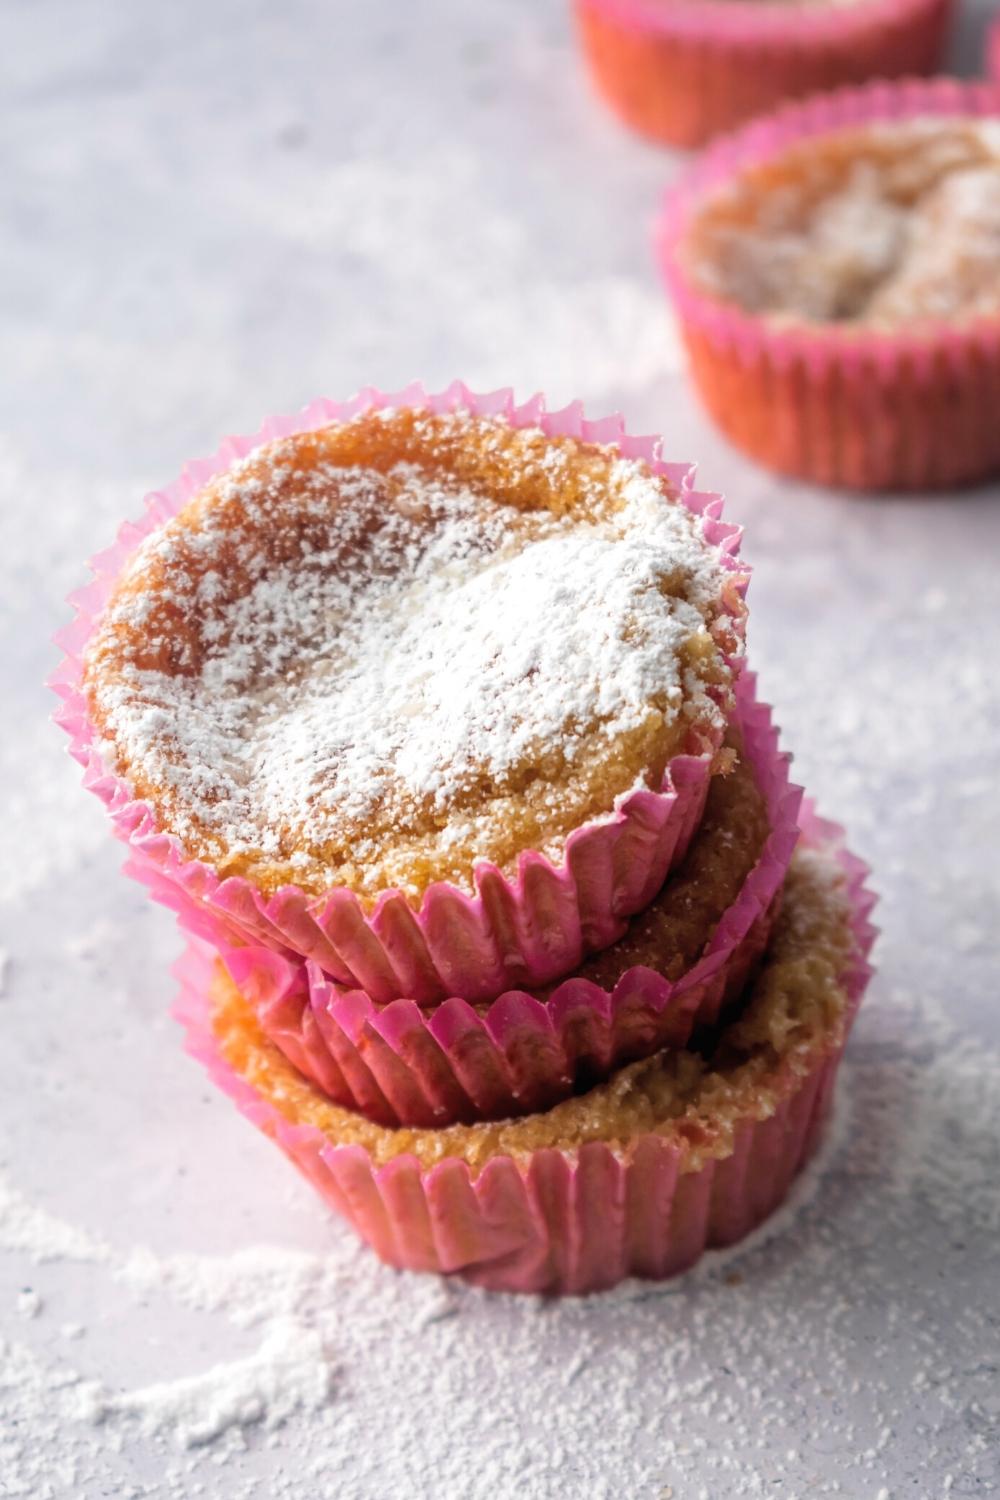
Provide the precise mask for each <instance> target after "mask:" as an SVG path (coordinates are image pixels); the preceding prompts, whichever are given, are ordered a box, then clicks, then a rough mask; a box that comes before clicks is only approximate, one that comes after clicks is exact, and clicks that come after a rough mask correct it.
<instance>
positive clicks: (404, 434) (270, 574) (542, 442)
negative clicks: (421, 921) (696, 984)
mask: <svg viewBox="0 0 1000 1500" xmlns="http://www.w3.org/2000/svg"><path fill="white" fill-rule="evenodd" d="M724 597H725V599H726V600H727V601H728V603H727V604H725V605H724V602H723V600H724ZM733 609H735V612H736V614H737V615H739V613H740V610H741V605H740V603H739V600H738V599H736V598H735V594H734V585H733V582H732V577H731V575H730V574H729V573H727V572H726V571H725V569H724V567H723V565H722V563H721V561H720V558H719V556H718V554H717V552H716V551H715V549H714V548H713V547H712V546H710V545H709V544H708V543H707V542H706V541H705V540H704V538H703V535H702V529H701V523H700V521H699V519H698V518H697V517H696V516H693V515H692V513H691V512H690V511H689V510H688V509H687V507H686V506H685V505H684V504H683V503H682V502H681V501H680V500H679V499H678V496H677V494H676V492H675V491H674V490H673V489H672V488H671V485H670V483H669V482H668V481H667V480H666V479H664V478H662V477H659V476H657V475H655V474H654V473H653V472H652V471H651V469H650V468H649V467H648V466H647V465H645V464H644V463H642V462H639V461H637V460H631V459H625V458H623V457H621V455H620V454H619V453H618V452H617V450H614V449H611V448H607V447H601V446H597V445H594V444H588V443H583V442H581V441H579V440H577V439H574V438H549V437H546V436H545V435H543V434H542V433H541V432H539V431H537V430H518V429H515V428H512V427H510V426H509V425H508V424H506V423H504V422H501V421H496V420H489V419H485V418H477V417H472V416H469V415H467V414H455V415H447V416H432V415H430V414H428V413H427V412H421V411H413V410H401V411H390V412H379V413H368V414H366V415H363V416H361V417H358V418H357V419H355V420H353V421H351V422H348V423H344V424H338V425H333V426H330V427H327V428H324V429H322V430H319V431H316V432H310V433H303V434H300V435H298V436H296V437H292V438H287V439H284V440H282V441H279V442H275V443H270V444H267V445H265V446H264V447H262V448H259V449H257V450H256V451H255V452H253V453H252V454H251V455H250V456H249V457H248V458H247V459H246V460H244V461H243V462H241V463H239V464H237V465H236V466H234V467H233V468H232V469H230V470H229V471H228V472H227V473H225V474H223V475H221V476H220V477H218V478H217V479H214V480H213V481H212V482H211V483H210V484H208V485H207V486H206V487H205V489H204V490H203V491H201V492H200V493H199V494H198V495H197V496H196V497H195V498H194V499H193V500H191V501H190V502H189V503H188V504H187V505H186V506H185V507H184V508H183V509H182V510H181V511H180V513H179V514H178V515H177V516H176V517H175V518H174V519H173V520H171V521H169V522H168V523H167V524H166V525H165V526H163V527H162V528H161V529H160V530H158V531H157V532H156V533H154V534H153V535H152V536H151V537H150V538H148V539H147V541H146V542H144V543H143V545H142V546H141V547H140V548H139V549H138V551H137V552H136V554H135V556H134V557H133V558H132V560H131V561H130V563H129V564H128V566H127V567H126V569H125V570H124V572H123V575H122V577H121V579H120V581H119V584H118V587H117V590H116V592H115V593H114V595H113V597H112V599H111V601H110V603H109V606H108V608H107V610H106V613H105V615H104V616H103V618H102V620H101V621H100V622H99V625H98V628H97V631H96V633H95V637H94V639H93V642H92V644H91V646H90V648H89V651H88V655H87V660H86V667H85V684H86V691H87V694H88V699H89V704H90V710H91V713H92V716H93V718H94V720H95V723H96V725H97V728H98V731H99V735H100V738H101V742H102V748H103V752H104V755H105V758H106V759H107V761H108V762H109V763H110V765H111V766H112V767H113V768H114V769H115V770H116V771H117V772H118V773H119V774H121V775H123V776H124V777H126V778H127V779H128V781H129V783H130V785H131V788H132V790H133V792H134V794H135V795H136V796H138V797H141V798H144V799H147V800H148V801H150V802H151V803H152V804H153V806H154V809H155V812H156V816H157V819H158V822H159V824H160V826H161V827H162V828H163V829H164V830H165V831H168V832H171V833H174V834H176V835H177V836H178V838H179V839H180V841H181V844H182V846H183V848H184V850H185V852H186V853H187V854H188V855H189V856H196V857H201V858H204V859H206V860H207V861H209V862H210V863H211V864H212V865H213V866H214V867H215V868H216V870H217V871H218V872H219V873H220V874H222V875H233V874H237V875H246V876H249V877H250V878H251V879H253V880H254V882H255V883H256V884H257V885H258V886H259V887H260V888H262V889H264V890H265V891H272V890H274V889H275V888H277V887H278V886H279V885H281V884H283V883H285V882H294V883H295V884H297V885H299V886H302V887H304V888H305V889H306V890H307V891H310V892H313V893H317V894H318V893H321V892H322V891H323V890H325V889H327V888H328V887H330V886H333V885H343V886H348V887H350V888H351V889H353V890H355V891H357V892H358V893H359V894H360V895H361V896H363V897H365V898H367V899H373V898H374V897H376V896H377V895H378V894H379V892H380V891H382V890H385V889H387V888H390V887H393V886H398V887H400V888H401V889H403V890H404V891H405V892H406V893H407V895H408V896H410V897H411V898H418V897H419V896H420V894H421V893H422V892H423V891H424V890H425V889H426V887H427V886H428V885H429V884H431V883H432V882H433V881H435V880H439V879H447V880H451V881H453V882H455V883H457V884H459V885H462V886H464V887H465V888H471V876H472V867H473V864H474V862H475V860H477V859H488V860H491V861H493V862H494V863H495V864H497V865H499V866H500V867H501V868H503V869H505V870H508V871H510V870H512V869H513V868H514V867H515V866H516V861H517V857H518V855H519V854H520V853H521V852H522V851H524V850H526V849H538V850H540V851H542V852H544V853H547V854H554V855H558V854H559V853H560V852H561V848H562V845H563V842H564V840H565V838H566V837H567V836H568V835H569V833H570V832H571V831H572V830H573V829H574V828H575V827H577V826H579V825H580V824H582V823H585V822H587V821H589V820H590V819H592V818H594V817H601V816H605V815H607V814H609V813H611V812H612V810H613V809H614V808H615V806H616V804H617V803H618V802H619V801H620V799H621V798H622V797H624V796H625V795H627V794H628V793H629V792H630V791H631V790H633V789H635V788H636V787H641V786H651V787H658V786H659V784H660V782H661V779H662V775H663V771H664V767H665V765H666V764H667V762H668V761H669V760H670V759H671V757H672V756H674V755H676V754H678V753H681V752H686V751H695V752H698V751H700V750H701V749H702V748H703V747H704V745H705V744H706V743H708V742H709V741H710V740H711V739H712V737H713V736H714V735H716V734H717V731H718V728H719V726H720V725H721V724H722V722H723V720H724V716H725V713H726V712H727V710H728V707H729V705H730V702H731V669H730V666H729V665H728V663H727V659H726V658H727V654H729V653H733V652H735V651H736V650H738V648H739V641H738V633H739V632H738V630H734V623H733V616H732V613H731V612H730V611H731V610H733Z"/></svg>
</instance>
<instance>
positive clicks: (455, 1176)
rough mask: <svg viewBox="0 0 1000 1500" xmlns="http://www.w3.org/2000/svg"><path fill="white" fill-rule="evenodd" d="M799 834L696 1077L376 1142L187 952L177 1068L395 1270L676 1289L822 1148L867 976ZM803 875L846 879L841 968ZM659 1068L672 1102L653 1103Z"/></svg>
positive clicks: (858, 870) (676, 1065) (622, 1076)
mask: <svg viewBox="0 0 1000 1500" xmlns="http://www.w3.org/2000/svg"><path fill="white" fill-rule="evenodd" d="M803 826H804V835H805V838H804V842H805V845H806V851H807V852H806V854H805V855H804V856H801V857H797V860H796V862H795V863H793V866H792V873H791V875H790V877H789V886H788V890H787V894H786V900H785V906H784V909H783V917H782V918H781V919H780V921H779V925H778V928H777V929H776V931H775V935H774V937H773V939H772V943H771V947H770V949H769V952H768V955H767V957H766V959H765V962H764V966H763V968H762V970H761V973H760V975H759V976H758V978H757V980H756V981H755V982H754V984H753V985H752V987H751V988H750V990H749V992H748V995H747V999H746V1004H745V1007H744V1009H743V1011H742V1012H741V1014H740V1016H739V1018H738V1019H737V1020H735V1021H734V1022H732V1023H731V1024H730V1025H727V1026H726V1027H725V1028H724V1029H723V1031H722V1032H721V1033H720V1035H719V1038H718V1039H717V1042H716V1045H715V1048H714V1050H713V1051H712V1052H711V1053H710V1054H709V1055H708V1056H707V1058H706V1057H702V1056H700V1055H697V1054H694V1053H689V1052H683V1051H681V1052H675V1053H672V1054H658V1056H657V1058H656V1059H653V1060H647V1061H646V1062H639V1063H633V1064H631V1065H630V1066H629V1067H626V1068H624V1069H622V1070H620V1071H619V1072H617V1073H615V1074H612V1076H611V1077H610V1078H609V1079H608V1080H607V1081H606V1082H604V1083H602V1084H599V1085H597V1086H596V1087H595V1089H594V1090H593V1091H591V1092H590V1093H587V1094H584V1095H581V1096H577V1097H574V1098H571V1099H569V1100H565V1101H563V1102H562V1103H561V1104H559V1105H556V1106H555V1107H554V1108H553V1109H552V1110H551V1111H548V1112H546V1113H543V1114H536V1115H532V1116H530V1117H528V1118H527V1119H521V1120H508V1121H501V1122H493V1123H490V1122H480V1123H477V1124H473V1125H467V1126H461V1125H455V1126H451V1127H448V1128H447V1129H444V1130H430V1131H426V1130H420V1129H413V1128H405V1127H403V1128H400V1127H396V1128H391V1127H385V1126H381V1125H377V1124H374V1123H372V1122H370V1121H367V1120H365V1119H364V1118H363V1117H362V1116H359V1115H357V1114H353V1113H352V1112H349V1111H346V1110H344V1109H342V1108H340V1107H339V1106H337V1105H335V1104H332V1103H330V1102H329V1101H328V1100H326V1099H325V1098H324V1096H323V1095H321V1094H320V1093H319V1092H318V1091H317V1090H316V1089H315V1088H314V1087H313V1086H312V1085H311V1084H309V1083H308V1082H307V1081H306V1080H304V1079H302V1078H301V1076H300V1075H299V1074H298V1073H297V1072H296V1071H295V1070H294V1069H293V1068H292V1067H291V1066H290V1064H289V1063H288V1062H287V1060H286V1059H285V1058H284V1057H283V1055H282V1054H281V1052H280V1051H279V1050H278V1049H277V1048H276V1047H274V1046H273V1044H271V1043H268V1042H267V1040H266V1038H265V1037H264V1036H263V1034H262V1033H261V1032H260V1030H259V1028H257V1026H256V1023H255V1021H253V1019H252V1016H253V1013H252V1010H251V1009H250V1007H249V1006H247V1005H245V1003H244V1002H239V1003H240V1005H241V1006H242V1012H241V1015H242V1019H241V1020H240V1021H239V1022H238V1023H236V1024H235V1025H234V1023H233V1022H232V1020H231V1017H230V1016H229V1011H228V1010H227V1005H228V1004H229V1002H228V1001H227V999H226V997H227V995H228V996H230V997H231V996H232V994H233V992H234V986H233V984H232V980H231V979H230V978H229V976H228V975H227V974H226V971H225V969H224V968H223V967H221V964H220V961H219V960H218V959H215V960H214V961H213V959H212V957H211V956H210V954H209V953H208V952H207V951H206V950H204V949H199V948H197V947H192V948H190V949H189V950H188V953H187V955H186V956H185V958H184V960H183V961H182V963H181V965H180V966H179V977H180V979H181V982H182V993H181V998H180V1001H179V1003H178V1017H179V1019H180V1020H181V1021H182V1023H183V1025H184V1026H185V1028H186V1031H187V1045H188V1049H189V1050H190V1051H191V1052H192V1053H193V1054H194V1055H195V1056H196V1057H197V1058H198V1059H199V1060H200V1061H201V1062H202V1063H203V1064H204V1065H205V1067H206V1068H207V1069H208V1071H209V1073H210V1075H211V1076H212V1078H213V1079H214V1081H215V1082H216V1083H217V1084H218V1085H219V1086H220V1088H221V1089H222V1090H223V1091H224V1092H225V1093H227V1094H228V1095H229V1096H230V1097H231V1098H232V1099H233V1100H234V1101H235V1103H236V1104H237V1106H238V1107H239V1108H240V1109H241V1111H242V1112H243V1113H244V1114H245V1115H246V1116H247V1117H248V1118H249V1119H250V1120H251V1121H252V1122H253V1123H254V1124H255V1125H257V1127H258V1128H259V1129H261V1130H262V1131H263V1132H264V1133H265V1134H266V1135H268V1136H270V1137H271V1138H272V1139H273V1140H274V1141H275V1142H276V1144H277V1145H278V1146H280V1148H281V1149H282V1150H283V1151H284V1152H285V1153H286V1155H287V1156H289V1157H290V1159H291V1160H292V1161H293V1162H294V1163H295V1165H296V1166H298V1167H299V1169H300V1170H301V1171H302V1172H303V1174H304V1175H305V1176H306V1177H307V1178H308V1179H309V1181H310V1182H311V1183H312V1184H313V1186H314V1187H315V1188H316V1189H317V1190H318V1191H319V1193H320V1194H321V1196H322V1197H323V1198H324V1199H325V1201H326V1202H327V1203H328V1204H329V1205H330V1206H332V1207H333V1208H334V1209H336V1210H337V1212H338V1213H340V1214H342V1215H343V1216H344V1217H345V1218H346V1219H347V1220H348V1221H349V1222H350V1223H351V1224H352V1225H353V1226H354V1228H355V1229H356V1230H357V1232H358V1233H359V1234H360V1235H361V1236H362V1237H363V1238H364V1239H365V1240H367V1241H368V1242H369V1244H371V1246H372V1247H373V1248H374V1249H375V1251H376V1252H377V1254H378V1255H380V1256H381V1257H382V1259H383V1260H385V1261H387V1262H388V1263H389V1264H391V1265H394V1266H399V1267H402V1268H406V1269H409V1270H418V1271H434V1272H439V1273H445V1274H454V1275H458V1276H461V1277H463V1278H464V1279H465V1280H468V1281H471V1282H474V1283H476V1284H478V1285H480V1286H483V1287H487V1288H491V1289H493V1290H497V1291H510V1292H531V1293H545V1294H556V1293H573V1294H582V1293H588V1292H593V1291H598V1290H601V1289H604V1288H607V1287H611V1286H613V1285H615V1284H616V1283H617V1282H619V1281H621V1280H622V1279H623V1278H625V1277H628V1276H639V1277H648V1278H655V1279H658V1278H662V1277H666V1276H670V1275H673V1274H675V1273H677V1272H679V1271H682V1270H684V1269H686V1268H687V1267H689V1266H691V1265H692V1264H693V1263H694V1262H695V1261H696V1260H697V1259H698V1258H699V1257H700V1256H701V1254H702V1253H703V1252H704V1251H705V1250H707V1249H710V1248H712V1247H715V1246H721V1245H728V1244H732V1243H734V1242H735V1241H737V1240H739V1239H740V1238H742V1237H743V1236H744V1235H745V1234H747V1233H748V1232H749V1231H750V1230H752V1229H753V1228H755V1227H756V1226H757V1225H758V1224H760V1223H761V1222H762V1221H763V1220H764V1219H765V1218H766V1217H767V1216H768V1215H769V1214H770V1213H772V1212H773V1210H774V1209H775V1208H777V1207H778V1205H779V1204H780V1203H781V1202H782V1200H783V1199H784V1197H785V1196H786V1194H787V1192H788V1190H789V1188H790V1186H791V1184H792V1183H793V1181H794V1179H795V1177H796V1174H797V1173H798V1172H799V1170H800V1169H801V1167H802V1166H803V1164H804V1163H805V1162H806V1161H807V1160H808V1159H809V1157H810V1155H811V1153H812V1152H813V1150H814V1148H815V1146H816V1143H817V1140H818V1139H819V1135H820V1131H821V1128H822V1125H823V1121H824V1118H825V1115H826V1111H827V1107H828V1104H829V1100H830V1095H831V1091H832V1088H833V1084H834V1080H835V1077H836V1073H837V1068H838V1066H839V1062H840V1058H841V1055H842V1052H843V1047H844V1044H845V1041H846V1038H847V1035H848V1033H849V1030H850V1026H851V1023H852V1021H853V1018H854V1014H855V1012H856V1009H857V1006H858V1004H859V1002H860V999H861V996H862V994H863V992H864V989H865V986H866V983H867V979H868V976H869V973H870V969H869V965H868V954H869V950H870V947H871V943H872V939H873V936H874V929H873V927H872V926H871V923H870V920H869V918H870V912H871V908H872V905H873V902H874V898H873V896H872V895H871V893H870V892H869V891H868V890H867V889H866V888H865V885H864V877H865V867H864V866H862V865H861V864H860V862H859V861H857V860H856V859H855V858H854V857H853V856H851V855H850V854H849V853H847V852H846V850H845V849H844V847H843V843H842V837H841V833H840V830H839V829H837V828H836V827H835V825H832V824H829V823H823V822H821V821H820V820H818V819H816V818H814V817H813V816H812V815H811V814H809V815H807V817H806V818H805V819H804V825H803ZM810 857H811V858H812V859H814V860H815V859H816V858H819V859H820V860H822V861H825V865H826V870H827V874H826V875H824V877H823V880H824V881H825V880H828V879H829V873H830V871H831V870H832V869H836V870H837V871H839V878H840V881H841V884H842V892H843V896H844V897H846V902H845V904H844V909H843V911H842V912H841V914H840V916H839V917H838V919H837V920H838V921H839V922H840V923H841V924H842V928H843V935H844V937H845V939H846V941H845V942H844V943H842V944H841V945H840V946H839V948H838V950H837V952H838V954H839V957H838V959H837V962H836V964H835V965H832V964H831V962H830V961H829V959H828V958H827V959H825V960H824V958H823V957H822V956H821V955H820V954H819V953H818V952H817V951H814V949H813V947H812V945H811V936H810V931H809V929H810V923H811V922H812V920H813V916H814V911H812V910H811V909H810V902H811V901H813V900H814V897H812V896H810V881H809V879H808V878H807V879H806V880H805V882H804V884H803V881H802V879H801V878H800V875H797V874H796V869H797V865H798V859H799V858H805V859H809V858H810ZM803 868H805V867H803ZM800 874H801V872H800ZM796 945H798V947H797V946H796ZM220 1017H221V1018H222V1019H221V1020H220ZM663 1059H666V1061H662V1060H663ZM661 1066H662V1067H663V1069H664V1070H665V1071H664V1074H663V1075H662V1076H663V1077H665V1078H666V1079H667V1083H666V1084H664V1083H663V1082H662V1080H661V1082H660V1083H659V1084H656V1083H650V1082H649V1079H650V1077H656V1076H660V1075H659V1074H656V1072H655V1070H656V1069H659V1068H660V1067H661ZM651 1069H652V1070H654V1072H653V1073H652V1074H651V1072H650V1070H651ZM637 1096H639V1097H638V1103H637Z"/></svg>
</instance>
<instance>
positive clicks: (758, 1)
mask: <svg viewBox="0 0 1000 1500" xmlns="http://www.w3.org/2000/svg"><path fill="white" fill-rule="evenodd" d="M575 10H576V19H577V29H578V32H579V36H580V41H581V44H582V47H583V52H584V56H585V58H586V60H587V66H588V68H589V70H590V74H591V78H592V79H593V82H594V85H595V87H596V89H597V91H598V93H599V94H600V95H601V96H602V97H603V98H604V100H605V101H606V102H607V103H608V104H609V105H610V106H611V108H612V109H613V110H614V112H615V114H617V115H618V116H619V118H620V119H621V120H622V121H623V122H624V123H625V124H626V125H628V126H630V127H631V128H632V129H633V130H637V131H638V132H639V133H640V134H641V135H644V136H648V137H649V138H650V139H652V140H655V141H659V142H661V143H663V144H664V145H671V146H701V145H703V144H704V143H705V142H706V141H707V140H709V139H710V138H711V137H712V136H715V135H718V134H719V133H720V132H722V131H726V130H732V129H734V128H735V127H736V126H738V125H741V124H743V122H744V121H746V120H749V119H752V118H753V117H754V116H755V115H759V114H763V113H765V112H766V111H769V110H772V109H774V108H776V106H778V105H779V104H781V103H782V101H784V100H787V99H794V98H802V97H804V96H805V95H807V94H814V93H819V92H821V91H823V90H828V89H835V88H841V87H843V86H844V85H847V84H858V83H864V82H866V81H867V80H868V79H872V78H900V77H905V76H908V75H911V74H919V73H931V72H933V71H934V70H935V69H936V68H937V67H938V65H939V63H940V59H941V55H942V52H943V49H944V42H945V38H946V34H947V30H948V22H949V20H950V18H951V14H952V10H953V5H952V0H852V3H842V4H837V3H835V0H834V3H828V4H822V3H817V4H811V5H808V4H801V5H797V4H782V3H781V0H777V3H767V0H753V3H746V4H741V3H738V0H575Z"/></svg>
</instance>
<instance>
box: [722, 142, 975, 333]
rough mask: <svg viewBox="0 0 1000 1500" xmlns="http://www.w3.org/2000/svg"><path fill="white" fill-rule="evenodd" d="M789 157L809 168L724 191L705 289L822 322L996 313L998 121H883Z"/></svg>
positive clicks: (754, 307)
mask: <svg viewBox="0 0 1000 1500" xmlns="http://www.w3.org/2000/svg"><path fill="white" fill-rule="evenodd" d="M787 160H788V161H789V162H791V161H795V162H797V163H799V164H800V170H799V169H797V170H798V176H796V175H795V174H794V173H792V174H789V175H788V176H782V178H781V179H780V181H772V182H770V184H769V185H765V186H764V187H763V191H761V188H760V187H755V186H750V185H742V184H739V183H737V184H734V185H733V186H732V187H730V188H728V189H726V190H725V191H724V192H721V193H720V194H719V195H718V198H717V199H716V200H715V204H714V209H713V214H720V211H721V216H719V217H715V218H714V221H713V222H712V224H711V227H710V228H709V227H708V224H707V223H706V224H705V225H704V230H705V232H704V235H703V237H702V231H701V230H698V231H697V234H698V236H699V242H698V248H697V252H696V254H697V273H698V277H699V279H700V280H701V281H702V282H703V283H704V284H705V285H706V286H708V287H710V288H711V289H712V290H713V291H715V292H718V293H721V294H722V295H723V296H725V297H729V298H732V299H733V300H734V301H735V302H737V303H738V304H739V305H740V306H741V307H744V308H746V309H747V310H748V311H750V312H767V313H770V314H772V315H773V316H775V317H791V318H806V319H809V320H813V321H819V322H851V321H859V320H864V321H865V322H866V323H869V322H870V323H874V324H880V325H884V326H888V327H901V326H903V325H905V324H907V323H911V322H912V321H913V320H915V319H916V320H920V321H928V320H930V321H933V320H936V319H937V320H940V319H953V318H956V317H962V318H970V317H977V316H987V315H995V314H996V312H997V310H998V308H1000V273H998V269H997V267H998V264H1000V128H998V126H997V123H996V122H995V121H992V120H985V121H975V120H970V121H965V122H955V121H953V120H947V119H946V120H943V121H934V120H927V119H916V120H913V121H908V122H903V123H893V124H878V123H875V124H871V125H868V126H865V127H863V128H856V129H851V130H848V131H844V132H842V133H841V134H840V135H837V136H831V138H830V143H829V144H828V145H827V144H824V143H816V142H810V143H808V144H806V145H804V146H798V147H793V148H792V149H791V150H790V151H789V153H788V158H787ZM831 160H832V165H831ZM845 160H846V165H845ZM750 181H751V182H753V181H756V179H755V178H751V179H750ZM739 205H742V208H741V210H740V212H739V213H738V215H737V217H736V218H735V219H730V211H731V210H732V209H734V208H736V207H737V206H739ZM743 209H746V210H747V212H746V213H744V212H743Z"/></svg>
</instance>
